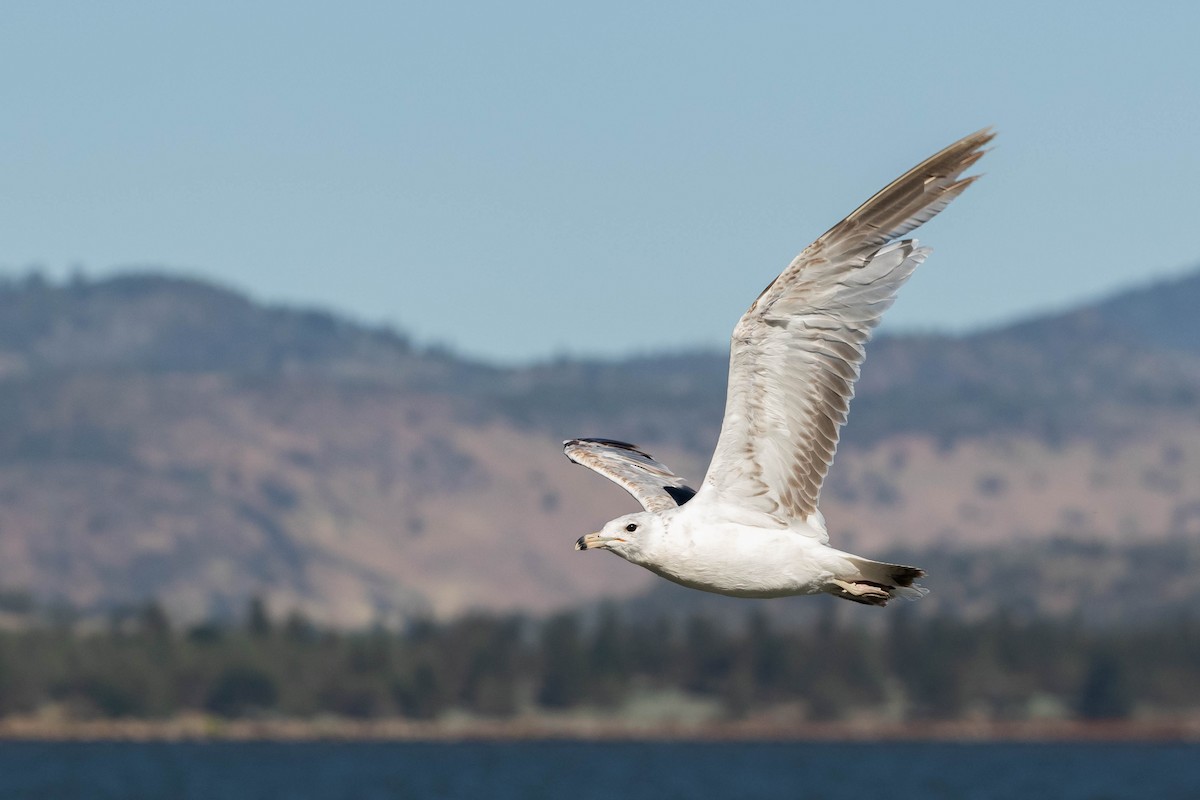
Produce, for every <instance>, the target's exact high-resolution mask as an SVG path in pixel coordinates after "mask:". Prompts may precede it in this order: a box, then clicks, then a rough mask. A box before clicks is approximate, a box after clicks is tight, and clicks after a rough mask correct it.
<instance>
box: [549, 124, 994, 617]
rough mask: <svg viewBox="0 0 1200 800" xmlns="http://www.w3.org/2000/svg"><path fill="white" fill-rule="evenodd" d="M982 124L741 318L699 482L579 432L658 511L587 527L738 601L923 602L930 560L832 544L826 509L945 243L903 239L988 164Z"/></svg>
mask: <svg viewBox="0 0 1200 800" xmlns="http://www.w3.org/2000/svg"><path fill="white" fill-rule="evenodd" d="M992 136H993V133H992V132H991V130H990V129H985V130H982V131H979V132H978V133H974V134H971V135H970V136H967V137H966V138H964V139H961V140H959V141H957V142H955V143H954V144H952V145H950V146H949V147H947V148H946V149H945V150H943V151H941V152H940V153H938V154H937V155H935V156H933V157H931V158H929V159H927V160H925V161H923V162H922V163H920V164H918V165H917V166H916V167H913V168H912V169H911V170H909V171H908V172H906V173H904V175H902V176H900V177H899V178H898V179H896V180H895V181H893V182H892V183H891V184H889V185H888V186H887V187H886V188H885V189H883V191H881V192H879V193H878V194H876V195H875V196H874V197H872V198H871V199H870V200H868V201H867V202H865V203H863V204H862V205H861V206H859V207H858V209H856V210H855V211H854V212H853V213H852V214H850V216H848V217H846V218H845V219H844V220H842V221H841V222H839V223H838V224H837V225H834V226H833V227H832V228H830V229H829V231H827V232H826V233H825V234H824V235H823V236H821V237H820V238H819V239H817V240H816V241H815V242H813V243H812V244H810V245H809V246H808V247H807V248H805V250H804V252H802V253H801V254H800V255H798V256H797V257H796V258H795V260H794V261H792V263H791V264H789V265H788V267H787V269H785V270H784V271H783V273H782V274H780V275H779V277H777V278H776V279H775V280H774V281H772V282H771V285H769V286H768V287H767V288H766V289H764V290H763V292H762V294H760V295H759V296H758V299H757V300H755V301H754V303H752V304H751V306H750V309H749V310H748V311H747V312H746V313H745V314H744V315H743V316H742V318H741V320H739V321H738V324H737V326H736V327H735V328H734V329H733V340H732V343H731V344H730V358H729V388H728V394H727V397H726V402H725V419H724V422H723V423H722V424H721V435H720V438H719V439H718V440H717V449H716V452H715V453H713V457H712V463H711V464H710V465H709V468H708V474H707V475H706V476H705V478H704V483H703V484H701V486H700V488H699V490H696V489H692V488H690V487H689V486H688V485H687V483H686V482H685V481H684V480H683V479H681V478H680V477H679V476H677V475H675V473H673V472H672V471H671V470H670V469H668V468H667V467H666V466H664V465H663V464H661V463H659V462H658V461H656V460H655V459H654V458H653V457H651V456H650V455H649V454H647V453H645V452H643V451H642V450H640V449H638V448H637V447H636V446H634V445H631V444H627V443H625V442H618V441H614V440H612V439H570V440H568V441H566V442H564V443H563V449H564V452H565V453H566V455H567V458H569V459H570V460H571V461H574V462H575V463H576V464H582V465H583V466H585V467H589V468H590V469H593V470H595V471H596V472H599V473H600V474H601V475H603V476H604V477H606V478H608V479H609V480H611V481H614V482H616V483H617V484H619V485H620V486H622V487H624V488H625V489H626V490H627V491H628V492H629V493H630V494H632V495H633V496H634V497H635V498H636V499H637V500H638V502H639V503H641V504H642V507H643V508H645V509H646V510H645V511H644V512H639V513H636V514H626V515H625V516H623V517H617V518H616V519H614V520H612V521H611V522H609V523H607V524H606V525H605V526H604V527H603V528H602V529H601V530H600V531H598V532H596V533H589V534H588V535H586V536H583V537H580V539H579V541H577V542H576V543H575V547H576V549H578V550H608V551H610V552H613V553H616V554H617V555H619V556H621V557H622V558H624V559H625V560H627V561H631V562H633V563H634V564H637V565H639V566H642V567H645V568H646V569H648V570H650V571H651V572H654V573H656V574H658V575H661V576H662V577H664V578H666V579H667V580H671V581H674V582H675V583H679V584H682V585H684V586H689V587H691V588H693V589H701V590H704V591H707V592H716V593H718V594H725V595H731V596H734V597H783V596H786V595H795V594H817V593H819V592H825V593H828V594H832V595H834V596H835V597H841V598H843V599H846V600H852V601H854V602H856V603H864V604H867V605H877V606H882V605H885V604H886V603H887V601H888V600H890V599H891V598H893V597H896V596H901V597H909V598H917V597H920V596H922V595H923V594H925V593H926V591H927V590H926V589H923V588H921V587H920V586H918V585H915V584H914V583H913V581H914V580H916V579H917V578H919V577H921V576H922V575H924V574H925V573H924V571H922V570H920V569H918V568H916V567H906V566H901V565H898V564H885V563H883V562H880V561H871V560H869V559H866V558H863V557H861V556H856V555H853V554H851V553H846V552H843V551H841V550H836V549H834V548H832V547H830V546H829V534H828V532H827V531H826V529H825V518H824V517H823V516H822V515H821V512H820V510H819V509H818V508H817V502H818V499H819V497H820V492H821V483H822V482H823V481H824V479H825V474H826V473H827V472H828V471H829V465H830V464H831V463H832V462H833V454H834V450H835V449H836V448H837V440H838V432H839V430H840V428H841V427H842V425H843V424H844V423H845V422H846V414H847V410H848V409H849V407H850V398H851V397H853V396H854V381H855V380H856V379H857V378H858V372H859V365H860V364H861V363H862V360H863V355H864V350H863V348H864V346H865V345H866V342H867V339H868V338H870V335H871V331H872V329H874V327H875V326H876V324H877V323H878V322H879V318H880V317H881V316H882V315H883V312H884V311H886V310H887V309H888V307H889V306H891V304H892V302H893V300H895V297H896V292H897V290H899V288H900V287H901V285H903V284H904V282H905V281H906V280H908V276H909V275H911V274H912V272H913V270H914V269H916V267H917V265H918V264H920V263H921V262H922V261H924V260H925V257H926V256H928V255H929V248H926V247H918V246H917V242H916V240H915V239H905V240H902V241H896V240H897V239H899V238H900V237H901V236H904V235H905V234H907V233H909V232H910V231H912V230H913V229H914V228H916V227H917V226H919V225H921V224H922V223H924V222H926V221H928V220H929V219H930V218H932V217H933V216H934V215H935V214H937V213H938V212H939V211H941V210H942V209H943V208H945V207H946V206H947V205H949V204H950V201H951V200H953V199H954V198H955V197H958V195H959V194H961V193H962V191H963V190H964V189H966V188H967V187H968V186H970V185H971V183H972V182H973V181H974V180H975V178H976V177H978V176H969V177H966V178H962V177H959V176H960V175H962V173H963V172H965V171H966V170H967V169H969V168H970V167H971V165H972V164H974V163H975V162H976V161H978V160H979V158H980V157H981V156H982V155H983V154H984V152H985V151H984V149H983V148H984V146H985V145H987V143H988V142H990V141H991V140H992Z"/></svg>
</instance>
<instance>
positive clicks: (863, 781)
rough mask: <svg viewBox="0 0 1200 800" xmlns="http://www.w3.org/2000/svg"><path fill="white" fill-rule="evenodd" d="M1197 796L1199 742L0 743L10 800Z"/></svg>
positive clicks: (1158, 799)
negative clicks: (1170, 743) (1167, 743)
mask: <svg viewBox="0 0 1200 800" xmlns="http://www.w3.org/2000/svg"><path fill="white" fill-rule="evenodd" d="M709 797H711V798H739V799H741V798H744V799H745V800H754V799H755V798H764V800H765V799H766V798H770V800H780V799H781V798H804V799H805V800H810V799H811V800H821V799H822V798H830V799H831V800H832V799H834V798H836V800H848V798H863V799H864V800H866V799H867V798H870V799H871V800H882V798H886V797H902V798H920V800H938V799H940V798H953V799H954V800H991V799H992V798H1043V797H1044V798H1053V799H1054V800H1125V799H1126V798H1129V800H1133V798H1137V799H1138V800H1142V799H1143V798H1154V800H1174V799H1175V798H1179V799H1180V800H1184V799H1185V798H1186V799H1187V800H1194V798H1200V746H1197V745H1162V744H1042V745H1034V744H957V745H956V744H944V743H942V744H893V743H887V744H810V743H772V744H752V743H732V744H731V743H704V744H676V743H672V744H666V743H650V744H638V743H610V742H606V743H583V742H551V743H529V742H520V743H503V744H407V743H355V744H329V743H304V744H281V743H249V744H237V743H213V744H202V743H187V744H130V743H54V744H42V743H24V742H21V743H14V742H4V743H0V798H4V800H25V799H26V798H29V799H30V800H32V799H33V798H37V799H38V800H42V799H43V798H44V800H76V798H88V800H91V799H92V798H97V799H98V800H107V799H108V798H112V799H113V800H118V798H119V800H151V799H153V800H160V798H161V799H163V800H168V799H169V800H176V798H178V799H179V800H258V798H262V799H263V800H266V799H267V798H271V799H272V800H273V799H274V798H287V800H307V799H308V798H314V799H315V798H322V799H324V798H335V799H337V800H375V799H376V798H380V799H381V800H382V798H404V799H405V800H409V799H410V798H411V799H413V800H423V799H424V798H481V799H486V800H517V799H518V798H519V799H520V800H537V798H554V800H562V799H563V798H566V800H591V799H592V798H623V799H625V798H627V799H628V800H651V798H653V800H670V799H671V798H709Z"/></svg>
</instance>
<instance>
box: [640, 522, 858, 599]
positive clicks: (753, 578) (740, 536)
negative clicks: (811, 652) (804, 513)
mask: <svg viewBox="0 0 1200 800" xmlns="http://www.w3.org/2000/svg"><path fill="white" fill-rule="evenodd" d="M653 555H654V556H655V558H653V559H652V560H651V561H649V562H648V563H645V564H643V566H645V567H646V568H647V569H649V570H651V571H652V572H655V573H657V574H658V575H661V576H662V577H664V578H666V579H667V580H670V581H674V582H675V583H679V584H682V585H684V586H688V587H690V588H693V589H701V590H703V591H707V592H716V593H718V594H725V595H731V596H734V597H784V596H787V595H794V594H815V593H817V592H819V591H821V587H822V586H824V585H825V584H826V583H827V582H828V581H829V580H830V578H831V577H832V576H833V570H834V569H836V567H835V565H833V564H831V563H830V561H831V558H830V557H834V558H836V553H835V551H833V550H830V549H829V548H828V547H825V546H824V545H823V544H821V543H819V542H817V541H815V540H814V539H811V538H809V537H806V536H801V535H799V534H796V533H794V532H792V531H788V530H777V529H764V528H753V527H749V526H745V525H738V524H725V525H716V526H710V527H704V528H700V529H695V530H687V531H679V530H673V531H672V535H671V536H670V540H669V542H667V543H665V546H664V547H662V548H660V549H658V550H657V551H656V552H655V553H654V554H653Z"/></svg>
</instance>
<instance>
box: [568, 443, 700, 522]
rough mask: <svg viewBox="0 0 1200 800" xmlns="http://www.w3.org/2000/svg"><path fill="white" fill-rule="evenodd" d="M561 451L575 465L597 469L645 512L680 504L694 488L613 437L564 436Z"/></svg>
mask: <svg viewBox="0 0 1200 800" xmlns="http://www.w3.org/2000/svg"><path fill="white" fill-rule="evenodd" d="M563 452H564V453H566V455H567V458H569V459H570V460H571V461H574V462H575V463H576V464H582V465H583V466H585V467H587V468H589V469H592V470H595V471H596V472H599V473H600V474H601V475H603V476H604V477H606V478H608V479H609V480H610V481H612V482H613V483H615V484H617V485H618V486H620V487H622V488H623V489H625V491H627V492H629V493H630V494H631V495H633V496H634V498H636V499H637V501H638V502H639V503H641V504H642V507H643V508H645V509H646V510H647V511H666V510H667V509H669V508H675V507H676V506H681V505H683V504H684V503H686V502H687V501H688V500H690V499H691V498H692V495H694V494H695V493H696V491H695V490H694V489H692V488H690V487H689V486H687V485H686V484H685V483H684V482H683V479H682V478H680V477H679V476H678V475H676V474H675V473H673V472H671V470H669V469H667V467H665V466H663V465H662V464H660V463H659V462H657V461H655V460H654V458H652V457H651V456H650V455H649V454H648V453H644V452H642V451H641V450H639V449H638V448H637V447H635V446H633V445H631V444H627V443H626V442H618V441H614V440H613V439H568V440H567V441H565V442H563Z"/></svg>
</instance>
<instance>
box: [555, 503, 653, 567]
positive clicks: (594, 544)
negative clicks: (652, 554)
mask: <svg viewBox="0 0 1200 800" xmlns="http://www.w3.org/2000/svg"><path fill="white" fill-rule="evenodd" d="M663 530H664V529H663V521H662V520H661V519H660V518H659V516H658V515H657V514H651V513H650V512H648V511H642V512H639V513H637V514H626V515H625V516H623V517H617V518H616V519H614V520H612V521H611V522H609V523H607V524H606V525H605V526H604V527H603V528H601V529H600V530H598V531H596V532H595V533H589V534H588V535H587V536H580V537H579V540H578V541H577V542H575V549H576V550H610V551H612V552H614V553H616V554H617V555H619V556H620V557H621V558H624V559H628V560H629V561H635V562H636V561H637V560H638V557H639V556H641V555H642V553H644V552H645V551H646V549H647V548H648V547H649V546H650V544H651V543H652V542H653V541H655V539H657V537H658V536H659V535H660V534H661V533H662V532H663Z"/></svg>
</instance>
